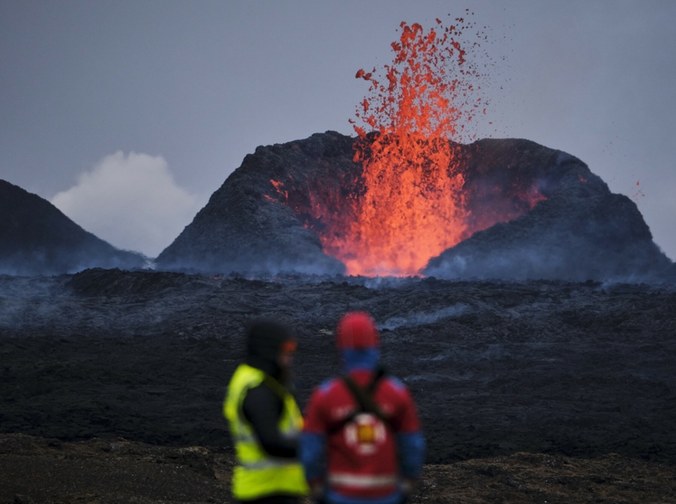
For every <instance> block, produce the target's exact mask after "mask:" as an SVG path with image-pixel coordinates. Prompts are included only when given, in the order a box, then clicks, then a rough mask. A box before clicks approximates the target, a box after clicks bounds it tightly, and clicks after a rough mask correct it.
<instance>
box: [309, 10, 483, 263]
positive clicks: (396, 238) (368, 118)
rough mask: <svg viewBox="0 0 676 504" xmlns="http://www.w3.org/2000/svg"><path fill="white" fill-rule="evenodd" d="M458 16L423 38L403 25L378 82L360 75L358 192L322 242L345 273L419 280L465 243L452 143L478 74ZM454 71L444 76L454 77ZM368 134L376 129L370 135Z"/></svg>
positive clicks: (470, 105)
mask: <svg viewBox="0 0 676 504" xmlns="http://www.w3.org/2000/svg"><path fill="white" fill-rule="evenodd" d="M463 24H464V20H463V19H460V18H458V19H456V20H455V24H453V25H451V26H449V27H444V26H443V23H442V21H441V20H439V19H437V20H436V27H435V28H432V29H430V30H429V31H425V30H424V29H423V27H422V26H421V25H420V24H417V23H415V24H412V25H409V24H407V23H401V25H400V26H401V35H400V37H399V40H398V41H396V42H393V43H392V45H391V47H392V50H393V52H394V60H393V63H392V64H391V65H386V66H385V67H384V68H385V79H382V78H378V77H377V76H376V74H375V69H373V71H371V72H366V71H364V70H359V71H358V72H357V74H356V77H357V78H360V79H364V80H365V81H367V82H369V84H370V87H369V92H370V94H371V97H370V98H365V99H364V100H363V101H362V103H361V104H360V106H359V108H358V109H357V113H356V116H357V119H358V120H359V121H361V122H362V123H364V124H363V125H359V124H357V121H353V122H352V123H353V127H354V129H355V131H356V132H357V134H358V136H359V138H360V142H359V143H358V147H357V150H356V152H355V161H359V162H361V163H362V165H363V180H364V187H365V192H364V195H363V197H362V198H361V199H360V200H359V201H358V202H357V208H356V209H355V214H356V219H355V220H354V221H352V222H350V223H348V229H346V230H345V233H344V234H343V237H342V239H329V238H328V237H326V236H320V238H321V239H322V243H323V246H324V250H325V251H326V252H327V253H329V254H331V255H334V256H335V257H337V258H339V259H341V260H342V261H343V262H344V263H345V265H346V267H347V270H348V272H349V273H350V274H358V275H367V276H373V275H384V274H385V275H396V276H406V275H417V274H419V272H420V270H421V269H422V268H423V267H424V266H425V265H426V263H427V261H428V260H429V259H430V257H433V256H435V255H438V254H440V253H441V252H442V251H443V250H445V249H447V248H448V247H450V246H452V245H455V244H456V243H458V242H459V241H461V240H462V239H464V238H466V237H467V229H466V228H467V226H466V224H465V221H466V218H467V212H466V210H465V209H464V195H463V191H462V189H463V184H464V177H463V174H462V169H461V166H460V164H459V163H458V162H457V161H456V159H455V157H454V155H453V148H452V144H451V140H450V139H452V138H455V137H457V136H458V135H459V134H461V133H462V130H463V129H464V124H466V123H468V122H469V121H471V120H472V118H473V116H474V114H476V113H477V112H478V111H479V109H481V110H483V101H482V99H481V98H477V99H476V100H474V99H473V96H474V92H475V91H476V88H475V84H473V77H475V76H476V75H477V73H476V71H475V70H474V69H473V68H472V67H471V66H470V65H469V64H468V63H467V59H466V58H467V52H466V51H465V49H464V48H463V46H462V44H461V43H460V41H459V37H460V35H461V34H462V30H463ZM454 69H455V70H456V72H452V71H453V70H454ZM367 129H368V130H371V131H375V132H376V133H375V134H372V135H368V134H367Z"/></svg>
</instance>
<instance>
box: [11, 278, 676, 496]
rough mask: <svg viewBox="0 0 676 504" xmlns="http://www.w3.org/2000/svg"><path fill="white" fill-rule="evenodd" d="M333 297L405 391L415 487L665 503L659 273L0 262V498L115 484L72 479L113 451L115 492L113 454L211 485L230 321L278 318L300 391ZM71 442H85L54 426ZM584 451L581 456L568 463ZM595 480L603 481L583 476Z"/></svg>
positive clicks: (221, 442) (670, 486)
mask: <svg viewBox="0 0 676 504" xmlns="http://www.w3.org/2000/svg"><path fill="white" fill-rule="evenodd" d="M352 309H363V310H368V311H369V312H371V313H372V314H373V315H374V317H375V318H376V320H377V322H378V324H379V326H380V328H381V337H382V343H383V361H384V364H385V365H386V367H387V368H388V369H389V370H390V371H391V372H392V373H394V374H396V375H398V376H400V377H401V378H402V379H403V381H405V382H406V383H407V384H408V386H409V387H410V389H411V390H412V392H413V394H414V396H415V398H416V401H417V403H418V407H419V409H420V414H421V417H422V420H423V423H424V429H425V433H426V435H427V440H428V447H429V454H428V458H427V462H428V463H429V464H430V465H428V467H427V468H426V479H425V480H424V481H423V483H422V484H421V487H420V489H419V494H418V495H417V497H416V498H415V499H414V501H415V502H443V501H444V500H443V498H442V497H443V496H452V495H455V498H456V500H457V499H460V500H457V501H459V502H500V501H503V502H543V500H542V499H549V500H548V501H549V502H563V501H570V499H571V498H572V497H574V496H576V495H583V496H584V498H582V497H580V498H579V499H574V498H573V500H574V501H579V502H591V501H595V502H636V500H635V499H639V498H640V499H641V500H645V501H646V502H670V501H671V502H673V501H676V484H674V483H673V481H674V480H676V288H674V286H673V285H672V286H668V285H662V286H655V285H653V286H650V285H644V284H640V285H639V284H636V285H631V284H602V283H598V282H588V283H565V282H559V281H546V282H545V281H542V282H537V281H531V282H524V283H506V282H497V281H496V282H489V281H486V282H453V281H440V280H435V279H406V280H403V279H399V280H396V279H355V278H344V277H331V278H326V277H298V276H297V277H276V278H270V279H265V280H262V279H246V278H241V277H239V278H238V277H233V276H230V277H224V276H204V275H188V274H182V273H162V272H150V271H145V272H143V271H137V272H123V271H119V270H102V269H92V270H86V271H84V272H82V273H79V274H76V275H63V276H56V277H10V276H2V277H0V397H2V409H1V410H0V433H4V434H3V435H2V439H1V440H0V466H1V467H2V469H3V470H2V471H0V474H2V476H0V488H4V490H3V491H2V492H0V502H13V501H15V502H40V501H51V502H69V501H71V502H72V501H75V500H77V501H79V502H116V500H115V499H116V498H113V497H110V495H113V494H112V493H110V492H113V491H112V490H109V491H106V490H105V489H103V487H101V485H103V482H102V478H101V477H100V476H98V477H95V476H94V475H92V477H91V478H90V479H91V480H92V481H90V483H91V485H95V483H96V484H98V485H99V492H100V493H98V494H97V493H96V491H95V490H87V488H89V487H87V483H86V482H84V480H85V479H87V478H86V474H88V472H87V471H90V472H91V471H92V470H93V469H92V468H96V467H99V472H98V473H97V474H99V475H100V474H106V473H105V469H102V468H101V467H103V466H106V467H108V468H109V469H108V470H109V471H111V470H112V469H111V467H113V466H115V470H116V471H117V473H116V475H115V476H114V477H112V476H111V477H110V478H108V479H110V480H111V481H113V482H115V481H116V482H117V483H116V485H117V486H116V487H115V488H117V491H118V493H117V494H115V495H118V497H119V496H120V495H123V494H122V493H119V492H122V491H123V490H124V488H125V484H129V485H130V484H131V482H132V481H135V480H134V477H132V475H131V473H133V471H132V470H131V469H130V470H129V471H127V472H126V473H125V472H124V471H122V469H121V468H120V466H119V464H123V465H124V466H129V467H135V468H136V469H135V470H136V471H137V472H138V471H140V473H139V474H143V471H144V470H145V471H148V472H147V479H149V480H150V479H153V478H154V479H155V480H156V481H159V480H158V478H159V476H158V475H159V474H160V473H162V471H164V473H162V474H164V477H166V478H169V479H171V480H172V481H179V480H180V477H179V476H176V474H174V473H171V470H170V469H171V468H174V469H173V470H175V471H177V470H178V469H176V468H177V467H179V466H180V467H183V468H187V469H186V470H188V469H189V470H190V471H193V472H191V473H190V474H191V475H192V476H191V478H193V480H195V481H198V480H196V479H195V478H197V476H199V477H200V478H202V479H199V483H194V484H193V487H194V488H195V489H197V488H202V489H203V490H202V493H199V494H193V495H192V497H191V496H190V495H188V496H178V494H174V497H173V498H172V497H171V496H168V495H165V494H162V493H161V492H160V490H157V492H156V493H155V494H153V493H152V490H147V491H148V496H145V494H143V495H141V494H142V493H143V492H141V491H140V490H139V491H138V492H137V493H136V495H137V497H138V499H137V500H136V501H137V502H213V501H214V500H212V499H216V497H214V496H215V495H221V494H223V499H224V501H227V498H228V497H227V479H228V478H227V472H228V467H229V466H228V464H229V461H228V460H229V459H227V454H228V453H229V439H228V435H227V430H226V425H225V422H224V420H223V419H222V417H221V403H222V399H223V394H224V390H225V387H226V384H227V381H228V379H229V377H230V374H231V373H232V371H233V370H234V367H235V365H236V364H237V363H238V362H239V360H240V359H241V357H242V356H243V352H244V341H243V327H244V324H245V323H246V322H247V321H248V320H250V319H251V318H254V317H272V318H276V319H281V320H284V321H287V322H288V323H290V324H291V325H292V326H293V327H294V328H295V330H296V332H297V334H298V338H299V341H300V347H299V352H298V355H297V359H296V366H295V382H296V385H297V390H298V396H299V400H300V403H301V405H304V404H305V402H306V400H307V398H308V396H309V393H310V391H311V390H312V388H313V387H314V386H315V385H317V384H318V383H319V382H320V381H321V380H323V379H324V378H326V377H328V376H329V375H331V374H333V373H336V372H337V371H338V361H337V358H336V354H335V351H334V346H333V334H332V333H333V329H334V326H335V324H336V321H337V320H338V318H339V317H340V316H341V315H342V314H343V313H344V312H345V311H346V310H352ZM17 433H19V434H22V435H30V436H35V438H33V437H30V438H27V437H25V436H19V437H17V436H16V434H17ZM45 440H46V441H45ZM101 440H104V441H101ZM73 441H78V442H79V441H87V442H88V443H89V444H88V445H86V446H87V448H86V449H85V448H81V450H80V451H79V452H77V451H73V448H71V445H70V444H62V443H66V442H73ZM92 443H93V444H92ZM97 443H98V444H97ZM76 446H79V445H76ZM83 446H85V445H83ZM129 446H133V447H134V448H129ZM185 447H199V448H192V449H186V448H185ZM160 449H162V450H165V451H163V452H161V454H160V452H159V451H158V450H160ZM172 450H173V451H172ZM186 450H187V451H186ZM50 453H51V455H50ZM75 453H77V454H75ZM130 454H131V455H130ZM134 454H136V455H137V456H136V458H134ZM205 454H206V455H205ZM526 454H530V455H526ZM50 457H51V458H50ZM78 457H79V458H78ZM125 457H127V458H125ZM129 457H131V458H129ZM219 457H225V458H219ZM49 460H51V461H52V462H51V463H47V461H49ZM481 460H484V461H489V462H485V463H483V465H482V463H480V462H477V461H481ZM589 460H598V461H600V462H599V464H601V465H598V464H597V465H595V466H594V468H593V469H585V470H586V471H587V472H584V471H585V470H583V469H581V467H583V466H585V464H587V463H588V461H589ZM55 461H60V462H61V465H58V463H57V462H55ZM76 461H79V463H77V462H76ZM83 461H85V462H83ZM106 461H109V462H106ZM500 461H502V462H500ZM66 462H67V463H68V464H71V465H70V466H68V467H70V469H68V467H65V468H64V466H63V464H66ZM21 464H25V466H26V467H24V468H23V469H18V470H20V471H21V472H20V473H17V472H16V471H17V469H16V468H21V467H23V466H22V465H21ZM40 464H42V465H40ZM55 464H57V465H55ZM68 464H66V465H68ZM106 464H108V465H106ZM115 464H117V465H115ZM143 464H146V465H150V466H152V467H153V468H154V472H153V471H151V470H150V469H143V467H145V466H143ZM476 464H479V465H476ZM500 464H503V465H500ZM504 464H506V465H504ZM43 466H44V467H43ZM71 466H72V467H71ZM10 467H14V468H15V469H14V470H13V471H14V472H12V471H10V470H9V469H8V468H10ZM50 467H51V468H52V473H51V474H52V479H51V480H50V481H52V483H54V478H57V479H58V478H61V479H62V480H64V481H68V482H69V484H70V485H71V486H70V487H69V488H70V490H68V489H67V488H60V489H59V490H44V492H43V493H42V494H40V493H33V494H31V491H30V490H28V488H29V486H28V485H29V484H33V487H34V488H38V489H39V488H43V489H45V488H48V483H47V482H46V481H47V480H44V481H43V480H41V479H40V478H43V479H44V478H46V477H47V476H45V474H50V473H49V472H48V468H50ZM55 467H60V468H61V469H59V470H61V471H65V472H66V473H67V472H68V471H69V470H70V479H69V477H68V476H64V475H60V476H59V474H60V473H59V472H58V470H56V469H55ZM557 467H558V469H557ZM585 467H586V466H585ZM45 468H47V469H45ZM576 468H577V469H576ZM604 468H605V469H604ZM578 469H579V470H578ZM46 470H47V473H45V471H46ZM571 470H573V472H574V470H578V473H576V474H577V476H575V477H574V476H571V475H570V474H568V473H567V471H571ZM31 471H32V472H31ZM54 471H56V472H54ZM120 471H122V473H120ZM167 471H169V473H167ZM195 471H196V472H195ZM74 474H79V475H81V478H80V480H83V481H80V480H79V479H78V478H76V477H75V476H73V475H74ZM171 474H174V476H171ZM224 474H226V476H223V475H224ZM599 474H601V475H604V474H605V476H599ZM55 475H56V476H55ZM528 475H531V476H532V480H533V481H536V482H539V483H538V485H539V486H538V488H537V489H535V490H533V487H532V485H531V486H529V484H528V483H527V480H528V477H529V476H528ZM547 475H549V476H547ZM641 475H643V476H641ZM177 478H178V479H177ZM547 478H549V479H547ZM576 478H578V479H576ZM580 478H581V479H580ZM604 478H606V479H605V480H604ZM641 478H642V479H641ZM103 479H105V478H103ZM160 479H161V478H160ZM193 480H191V481H193ZM545 480H547V481H548V482H549V483H547V481H545ZM630 480H631V481H633V482H634V483H633V484H630V483H629V481H630ZM78 481H79V483H78ZM185 481H186V483H185V484H184V486H183V487H182V488H184V489H188V488H192V487H191V486H190V485H191V484H190V483H188V482H187V479H186V480H185ZM31 482H32V483H31ZM581 482H583V483H581ZM584 482H586V483H584ZM54 484H56V483H54ZM110 484H111V485H112V484H113V483H110ZM22 485H23V486H22ZM56 485H57V486H58V484H56ZM209 485H213V492H214V493H213V495H212V494H209V493H208V489H209V488H211V487H209ZM473 485H474V486H473ZM491 485H493V487H491ZM496 485H497V486H496ZM500 485H502V486H500ZM604 485H605V487H604V488H606V487H608V485H610V486H611V487H612V488H613V489H614V490H613V491H610V490H607V488H606V490H604V491H603V492H602V493H599V492H601V491H600V490H599V491H598V492H596V493H594V490H593V489H594V488H597V489H598V488H601V487H603V486H604ZM623 485H624V486H623ZM49 488H51V487H49ZM158 488H159V487H158ZM166 488H168V487H166V486H165V490H166ZM491 488H492V490H491ZM458 489H463V491H465V490H467V491H468V492H470V490H471V492H470V493H467V494H462V495H464V496H465V497H462V495H461V494H459V493H457V492H458V491H459V490H458ZM468 489H469V490H468ZM69 491H70V492H71V493H70V494H69V493H68V492H69ZM50 492H51V493H50ZM78 492H79V493H78ZM87 492H89V493H87ZM139 492H140V493H139ZM195 492H197V490H195ZM223 492H225V493H223ZM454 492H455V493H454ZM472 492H474V493H472ZM481 492H483V493H481ZM491 492H492V493H491ZM613 492H614V493H613ZM623 492H624V493H623ZM113 493H114V492H113ZM165 493H166V492H165ZM188 493H189V492H188ZM470 494H471V495H472V496H473V497H470ZM56 495H58V496H61V497H58V498H57V497H54V496H56ZM106 495H108V497H106ZM153 495H154V496H153ZM481 495H484V497H481ZM491 495H493V496H494V498H492V497H490V496H491ZM510 495H511V496H512V497H509V496H510ZM46 496H47V497H46ZM49 496H52V499H51V500H50V499H49V498H48V497H49ZM69 496H70V497H69ZM74 496H76V497H77V499H76V498H75V497H74ZM87 496H89V497H87ZM500 496H502V498H500ZM505 496H507V497H505ZM557 496H558V497H557ZM592 498H593V499H592ZM17 499H18V500H17ZM59 499H61V500H59ZM144 499H145V500H144ZM449 499H450V497H449ZM557 499H560V500H557ZM588 499H592V500H588ZM604 499H605V500H604ZM123 500H125V498H123V497H119V500H117V501H123ZM127 500H128V499H127ZM449 501H450V500H449Z"/></svg>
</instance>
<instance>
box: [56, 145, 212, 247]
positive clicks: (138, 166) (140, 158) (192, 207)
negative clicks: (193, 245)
mask: <svg viewBox="0 0 676 504" xmlns="http://www.w3.org/2000/svg"><path fill="white" fill-rule="evenodd" d="M51 202H52V204H53V205H54V206H56V207H57V208H58V209H59V210H61V211H62V212H63V213H64V214H66V215H67V216H68V217H70V218H71V219H72V220H73V221H75V222H76V223H78V224H79V225H80V226H82V227H83V228H84V229H86V230H87V231H90V232H92V233H94V234H95V235H97V236H98V237H99V238H101V239H103V240H106V241H107V242H109V243H110V244H111V245H113V246H115V247H117V248H121V249H125V250H134V251H137V252H141V253H143V254H145V255H147V256H148V257H156V256H157V255H158V254H159V253H160V252H161V251H162V250H163V249H164V248H165V247H166V246H167V245H168V244H170V243H171V241H172V240H173V239H174V238H175V237H176V236H177V235H178V234H179V233H180V232H181V230H182V229H183V228H184V227H185V226H186V225H187V224H188V223H189V222H190V220H191V219H192V218H193V216H194V215H195V213H196V212H197V211H198V210H199V203H198V198H197V197H196V196H195V195H192V194H190V193H188V192H186V191H185V190H184V189H182V188H181V187H180V186H178V185H177V184H176V182H175V180H174V178H173V176H172V174H171V172H170V170H169V168H168V166H167V162H166V161H165V160H164V158H162V157H158V156H150V155H148V154H137V153H134V152H131V153H129V154H128V155H126V156H125V154H124V153H123V152H121V151H118V152H116V153H115V154H112V155H109V156H106V157H104V158H103V159H101V160H100V161H99V162H98V163H97V164H96V165H95V166H94V167H93V168H92V169H91V171H87V172H85V173H82V174H81V175H80V176H79V178H78V181H77V185H75V186H73V187H71V188H70V189H68V190H66V191H63V192H60V193H58V194H56V195H55V196H54V198H52V200H51Z"/></svg>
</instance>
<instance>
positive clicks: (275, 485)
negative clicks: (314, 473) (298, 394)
mask: <svg viewBox="0 0 676 504" xmlns="http://www.w3.org/2000/svg"><path fill="white" fill-rule="evenodd" d="M264 381H265V382H266V384H267V385H269V386H270V388H271V389H272V390H273V391H274V392H275V393H277V394H278V395H279V396H280V397H281V398H282V401H283V404H284V407H283V410H282V415H281V417H280V419H279V423H278V426H279V430H280V432H281V433H282V434H283V435H286V436H295V435H297V434H298V432H299V431H300V429H301V428H302V426H303V417H302V416H301V413H300V410H299V408H298V405H297V404H296V401H295V399H294V398H293V396H292V395H291V394H290V393H289V392H288V391H287V390H286V389H285V388H284V387H283V386H282V385H281V384H279V382H277V381H276V380H274V379H273V378H271V377H270V376H268V375H266V374H265V373H264V372H263V371H261V370H260V369H257V368H254V367H252V366H249V365H247V364H240V365H239V366H238V367H237V369H236V370H235V373H234V375H233V377H232V379H231V380H230V384H229V385H228V393H227V396H226V399H225V403H224V404H223V414H224V415H225V417H226V418H227V420H228V422H229V424H230V432H231V434H232V440H233V443H234V445H235V456H236V459H237V465H236V466H235V468H234V471H233V476H232V493H233V496H234V497H235V498H236V499H238V500H250V499H256V498H260V497H265V496H268V495H279V494H282V495H306V494H307V491H308V488H307V483H306V481H305V475H304V474H303V469H302V466H301V464H300V462H299V461H298V460H296V459H286V458H279V457H271V456H270V455H268V454H267V453H266V452H265V451H264V450H263V449H262V448H261V445H260V443H259V442H258V440H257V438H256V436H255V434H254V431H253V429H252V427H251V424H250V423H249V422H248V421H247V420H246V418H244V414H243V411H242V405H243V403H244V398H245V397H246V393H247V391H248V390H249V389H251V388H254V387H257V386H258V385H260V384H261V383H263V382H264Z"/></svg>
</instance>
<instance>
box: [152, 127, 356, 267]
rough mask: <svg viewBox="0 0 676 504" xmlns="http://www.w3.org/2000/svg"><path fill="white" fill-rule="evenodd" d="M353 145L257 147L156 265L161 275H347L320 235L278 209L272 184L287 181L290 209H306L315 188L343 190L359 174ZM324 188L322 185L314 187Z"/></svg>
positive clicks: (333, 141) (327, 140) (313, 142)
mask: <svg viewBox="0 0 676 504" xmlns="http://www.w3.org/2000/svg"><path fill="white" fill-rule="evenodd" d="M352 141H353V140H352V139H351V138H350V137H347V136H343V135H339V134H338V133H332V132H328V133H325V134H315V135H312V136H311V137H310V138H308V139H306V140H299V141H295V142H289V143H286V144H276V145H272V146H268V147H258V148H257V149H256V152H255V153H254V154H249V155H247V156H246V157H245V158H244V161H243V162H242V166H240V167H239V168H238V169H237V170H235V171H234V172H233V173H232V174H231V175H230V176H229V177H228V179H227V180H226V181H225V183H224V184H223V185H222V186H221V187H220V188H219V189H218V190H217V191H216V192H215V193H214V194H213V195H212V196H211V198H210V199H209V202H208V203H207V205H206V206H205V207H204V208H203V209H202V210H200V212H199V213H198V214H197V215H196V216H195V218H194V220H193V222H192V223H191V224H190V225H189V226H187V227H186V228H185V229H184V230H183V232H182V233H181V234H180V235H179V236H178V238H176V240H174V242H173V243H172V244H171V245H170V246H169V247H167V248H166V249H165V250H164V251H162V253H161V254H160V255H159V256H158V257H157V260H156V264H157V267H158V268H160V269H178V270H192V271H202V272H204V271H208V272H230V271H236V272H255V273H275V272H280V271H284V272H289V271H291V272H302V273H330V274H332V273H342V272H343V271H344V266H343V264H342V263H341V262H340V261H338V260H336V259H334V258H332V257H329V256H327V255H326V254H324V253H323V252H322V247H321V243H320V241H319V238H318V237H317V235H316V234H314V233H313V232H312V231H310V229H308V228H307V227H305V226H303V222H302V220H301V218H302V216H301V217H300V218H299V216H298V215H296V214H295V213H294V211H293V210H292V209H291V208H290V207H289V206H286V205H282V204H280V203H279V201H278V199H277V196H278V195H277V193H276V190H275V187H274V186H273V185H272V183H271V180H281V181H284V183H285V185H286V186H287V187H289V188H290V191H291V194H290V195H289V198H290V200H291V202H295V203H298V204H302V205H309V201H308V199H309V197H310V194H311V193H313V188H317V189H318V187H319V185H325V186H329V187H333V188H336V189H337V190H340V187H341V180H342V178H343V177H344V176H347V175H351V174H353V173H354V172H355V170H356V169H357V168H358V167H357V166H356V165H355V164H354V163H353V162H352ZM318 181H321V184H317V182H318Z"/></svg>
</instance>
